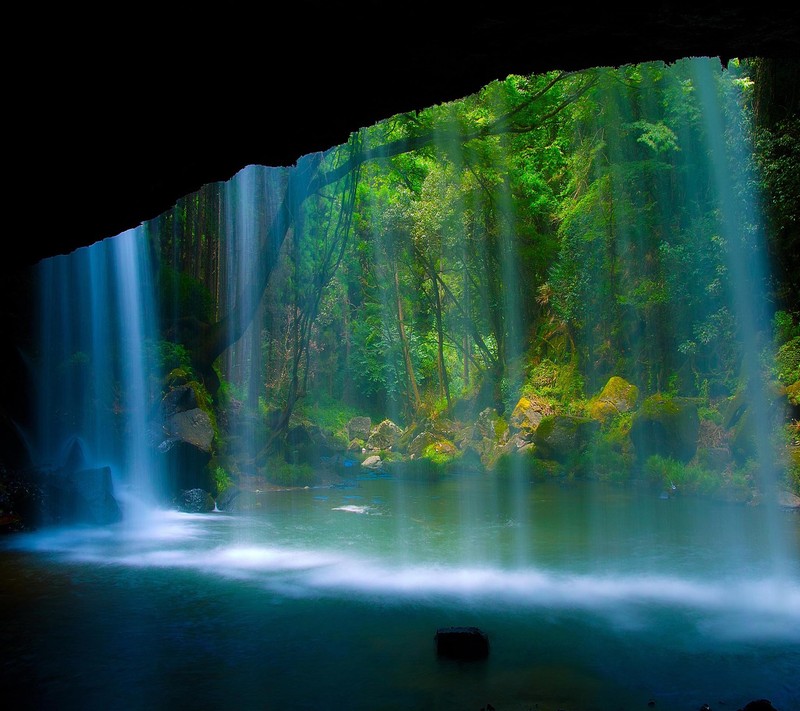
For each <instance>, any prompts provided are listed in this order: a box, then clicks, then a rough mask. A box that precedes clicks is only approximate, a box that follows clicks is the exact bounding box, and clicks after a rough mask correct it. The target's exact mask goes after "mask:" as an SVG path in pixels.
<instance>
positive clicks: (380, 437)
mask: <svg viewBox="0 0 800 711" xmlns="http://www.w3.org/2000/svg"><path fill="white" fill-rule="evenodd" d="M402 434H403V430H402V429H401V428H400V427H399V426H398V425H396V424H395V423H394V422H392V421H391V420H383V422H380V423H379V424H378V425H376V426H375V428H374V429H373V430H372V432H371V433H370V435H369V439H368V440H367V449H368V450H372V451H379V450H382V449H387V450H390V449H393V448H394V447H396V446H397V443H398V442H399V441H400V437H401V436H402Z"/></svg>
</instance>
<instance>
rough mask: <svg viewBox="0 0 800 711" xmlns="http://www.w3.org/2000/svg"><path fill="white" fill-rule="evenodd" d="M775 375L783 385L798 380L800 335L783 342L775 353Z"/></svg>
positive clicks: (799, 370) (799, 371)
mask: <svg viewBox="0 0 800 711" xmlns="http://www.w3.org/2000/svg"><path fill="white" fill-rule="evenodd" d="M775 375H776V377H777V378H778V380H780V382H781V383H783V384H784V385H790V384H792V383H794V382H795V381H797V380H800V336H795V337H794V338H793V339H792V340H791V341H788V342H787V343H784V344H783V345H782V346H781V347H780V348H779V349H778V352H777V353H776V354H775Z"/></svg>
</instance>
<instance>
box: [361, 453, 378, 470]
mask: <svg viewBox="0 0 800 711" xmlns="http://www.w3.org/2000/svg"><path fill="white" fill-rule="evenodd" d="M382 465H383V460H382V459H381V458H380V457H379V456H378V455H377V454H373V455H371V456H369V457H367V458H366V459H365V460H364V461H363V462H361V466H362V467H365V468H366V469H380V468H381V466H382Z"/></svg>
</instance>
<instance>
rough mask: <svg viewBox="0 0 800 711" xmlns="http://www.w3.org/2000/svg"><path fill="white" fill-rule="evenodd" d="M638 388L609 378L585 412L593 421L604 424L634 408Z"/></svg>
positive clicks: (614, 377)
mask: <svg viewBox="0 0 800 711" xmlns="http://www.w3.org/2000/svg"><path fill="white" fill-rule="evenodd" d="M638 400H639V388H637V387H636V386H635V385H632V384H631V383H629V382H628V381H627V380H625V379H624V378H620V377H619V376H617V375H615V376H613V377H611V378H609V380H608V382H607V383H606V385H605V387H604V388H603V390H602V391H601V392H600V394H599V395H598V396H597V397H595V398H593V399H592V400H590V401H589V404H588V407H587V410H588V413H589V416H590V417H591V418H592V419H593V420H599V421H601V422H604V421H605V420H608V419H610V418H612V417H615V416H616V415H619V414H622V413H623V412H629V411H631V410H633V409H634V408H635V407H636V403H637V402H638Z"/></svg>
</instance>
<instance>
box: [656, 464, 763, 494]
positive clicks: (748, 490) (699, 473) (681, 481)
mask: <svg viewBox="0 0 800 711" xmlns="http://www.w3.org/2000/svg"><path fill="white" fill-rule="evenodd" d="M754 466H757V465H756V464H755V463H754V462H748V463H746V464H745V466H744V467H742V468H740V469H734V470H726V471H724V472H715V471H713V470H711V469H708V468H707V467H705V466H703V465H702V464H699V463H696V462H690V463H688V464H683V463H681V462H678V461H676V460H674V459H671V458H669V457H662V456H660V455H652V456H650V457H648V458H647V461H646V462H645V465H644V473H645V477H646V478H647V480H648V481H650V482H651V483H652V484H654V485H656V486H659V487H660V488H662V489H664V490H665V491H671V490H672V489H673V486H674V487H676V488H675V491H676V493H678V494H683V493H686V494H691V495H695V496H710V497H715V498H726V499H734V500H738V501H746V500H749V499H750V498H751V496H752V481H753V472H752V471H751V469H752V467H754Z"/></svg>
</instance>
